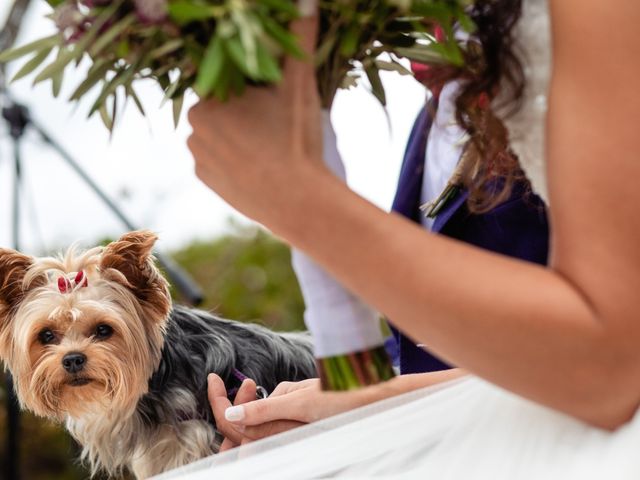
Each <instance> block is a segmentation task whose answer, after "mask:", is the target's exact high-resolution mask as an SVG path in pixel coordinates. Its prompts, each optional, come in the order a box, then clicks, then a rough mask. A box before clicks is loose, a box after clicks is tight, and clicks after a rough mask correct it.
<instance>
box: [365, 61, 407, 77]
mask: <svg viewBox="0 0 640 480" xmlns="http://www.w3.org/2000/svg"><path fill="white" fill-rule="evenodd" d="M374 63H375V66H376V68H377V69H378V70H383V71H386V72H396V73H399V74H400V75H408V76H412V75H413V73H411V71H410V70H408V69H407V68H405V67H404V65H402V64H401V63H398V62H396V61H395V60H392V61H390V62H387V61H386V60H379V59H378V60H375V62H374Z"/></svg>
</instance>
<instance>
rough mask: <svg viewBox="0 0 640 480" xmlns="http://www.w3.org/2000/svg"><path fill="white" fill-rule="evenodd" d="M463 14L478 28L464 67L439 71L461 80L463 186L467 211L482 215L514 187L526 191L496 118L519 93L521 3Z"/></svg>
mask: <svg viewBox="0 0 640 480" xmlns="http://www.w3.org/2000/svg"><path fill="white" fill-rule="evenodd" d="M468 13H469V15H470V16H471V18H472V19H473V21H474V22H475V24H476V26H477V29H476V31H475V32H474V34H473V36H472V38H471V39H469V40H468V41H467V44H466V49H465V56H466V59H465V60H466V61H465V67H463V68H461V69H455V70H449V72H448V73H447V72H444V77H448V79H453V78H458V79H462V80H464V82H463V85H464V86H463V87H462V90H461V93H460V94H459V96H458V98H457V100H456V116H457V122H458V123H459V125H460V126H461V127H462V128H464V129H465V131H466V132H467V133H468V134H469V137H470V140H469V142H468V143H467V146H466V148H465V151H464V153H463V156H462V159H461V166H460V168H461V173H462V183H463V185H464V186H465V187H466V188H467V189H468V191H469V199H468V202H467V204H468V208H469V210H470V211H471V212H473V213H483V212H487V211H488V210H491V209H492V208H494V207H495V206H497V205H498V204H500V203H502V202H504V201H505V200H507V199H508V198H509V196H510V195H511V192H512V189H513V187H514V185H516V184H522V185H523V186H524V187H525V191H529V190H530V185H529V182H528V180H527V179H526V177H525V175H524V173H523V171H522V169H521V168H520V164H519V162H518V159H517V157H516V155H515V153H514V152H513V151H512V150H511V148H510V147H509V134H508V131H507V129H506V127H505V126H504V124H503V122H502V120H500V118H499V117H498V116H497V115H496V113H495V111H497V110H499V111H501V112H502V113H503V114H505V115H509V114H512V113H514V112H515V111H516V110H517V109H518V108H519V107H520V104H521V99H522V96H523V93H524V87H525V75H524V69H523V67H522V63H521V61H520V59H519V58H518V52H517V45H516V42H515V39H514V27H515V26H516V24H517V22H518V20H519V19H520V16H521V13H522V0H476V2H474V4H473V6H472V7H470V9H469V12H468Z"/></svg>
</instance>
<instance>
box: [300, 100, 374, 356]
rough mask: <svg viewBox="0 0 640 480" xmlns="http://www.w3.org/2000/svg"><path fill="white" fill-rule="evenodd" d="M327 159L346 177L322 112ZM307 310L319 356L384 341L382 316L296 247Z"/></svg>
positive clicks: (330, 167)
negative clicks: (381, 325)
mask: <svg viewBox="0 0 640 480" xmlns="http://www.w3.org/2000/svg"><path fill="white" fill-rule="evenodd" d="M322 127H323V148H324V161H325V164H326V165H327V166H328V167H329V169H330V170H331V171H332V172H333V173H334V174H335V175H336V176H337V177H338V178H340V179H341V180H342V181H345V182H346V174H345V169H344V165H343V163H342V159H341V158H340V153H339V152H338V146H337V139H336V134H335V132H334V130H333V126H332V125H331V117H330V112H328V111H326V110H325V111H323V112H322ZM292 263H293V268H294V270H295V272H296V275H297V277H298V281H299V282H300V288H301V290H302V295H303V297H304V301H305V305H306V310H305V314H304V319H305V324H306V325H307V328H308V329H309V331H310V332H311V334H312V335H313V339H314V344H315V353H316V356H317V357H318V358H324V357H332V356H335V355H343V354H347V353H352V352H357V351H362V350H368V349H370V348H373V347H377V346H380V345H382V344H383V341H384V340H383V338H382V331H381V328H380V316H379V314H378V313H377V312H376V311H375V310H374V309H373V308H371V307H369V306H368V305H366V304H365V303H364V302H362V300H360V299H359V298H358V297H356V296H355V295H353V294H352V293H351V292H349V291H347V290H346V289H345V288H344V287H343V286H342V285H341V284H340V283H339V282H338V281H337V280H335V279H334V278H333V277H332V276H331V275H329V274H328V273H327V272H326V271H325V270H324V269H323V268H322V267H320V266H319V265H318V264H317V263H315V262H314V261H313V260H312V259H311V258H309V257H308V256H307V255H306V254H304V253H302V252H301V251H299V250H295V249H294V250H293V251H292Z"/></svg>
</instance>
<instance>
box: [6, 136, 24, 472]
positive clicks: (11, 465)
mask: <svg viewBox="0 0 640 480" xmlns="http://www.w3.org/2000/svg"><path fill="white" fill-rule="evenodd" d="M12 133H13V132H12ZM12 137H13V140H14V142H13V158H14V168H15V170H14V183H13V219H12V223H13V232H12V233H13V247H14V248H15V249H16V250H20V188H21V183H22V165H21V159H20V137H19V136H14V135H13V134H12ZM7 422H8V427H9V428H8V431H7V479H8V480H19V479H20V448H19V442H20V406H19V404H18V399H17V397H16V394H15V390H14V388H13V378H11V374H10V373H7Z"/></svg>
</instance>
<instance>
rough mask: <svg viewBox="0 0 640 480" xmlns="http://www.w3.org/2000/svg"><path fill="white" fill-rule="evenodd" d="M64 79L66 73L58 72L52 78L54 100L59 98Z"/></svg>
mask: <svg viewBox="0 0 640 480" xmlns="http://www.w3.org/2000/svg"><path fill="white" fill-rule="evenodd" d="M63 78H64V72H58V73H56V74H55V75H54V76H53V77H51V93H52V94H53V97H54V98H58V95H60V89H61V88H62V79H63Z"/></svg>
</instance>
